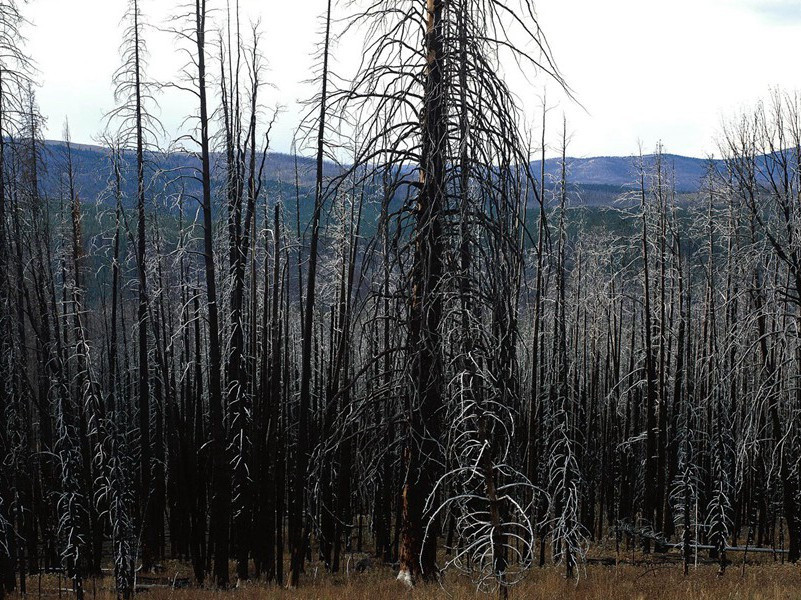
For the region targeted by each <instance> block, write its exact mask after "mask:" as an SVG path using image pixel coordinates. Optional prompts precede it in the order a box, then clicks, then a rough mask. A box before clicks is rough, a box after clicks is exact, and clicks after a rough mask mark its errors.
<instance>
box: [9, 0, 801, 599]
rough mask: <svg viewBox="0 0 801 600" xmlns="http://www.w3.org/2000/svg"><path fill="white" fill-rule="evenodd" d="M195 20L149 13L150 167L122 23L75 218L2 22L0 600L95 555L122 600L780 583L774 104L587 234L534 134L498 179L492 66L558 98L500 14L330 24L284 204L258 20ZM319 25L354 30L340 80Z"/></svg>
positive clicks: (783, 199)
mask: <svg viewBox="0 0 801 600" xmlns="http://www.w3.org/2000/svg"><path fill="white" fill-rule="evenodd" d="M217 8H222V10H221V12H220V13H218V14H216V15H214V20H213V18H212V14H211V13H210V10H211V7H210V6H207V2H206V0H196V1H195V2H192V3H190V4H188V5H186V6H185V7H184V8H183V9H182V10H183V11H184V12H183V14H179V15H176V17H175V18H174V20H172V21H171V22H170V24H169V29H170V30H171V31H172V32H173V33H174V35H175V38H176V40H177V43H178V44H179V45H180V47H181V48H182V49H183V50H184V51H185V52H186V56H187V65H186V67H185V68H184V69H183V71H182V76H183V79H182V80H179V81H176V82H173V83H170V84H162V85H161V86H160V87H162V88H165V87H166V88H169V89H171V90H175V91H180V92H183V93H185V94H186V95H187V97H188V98H190V99H191V100H192V101H193V102H194V104H193V105H192V108H191V109H190V112H191V115H192V117H191V120H190V121H188V124H189V129H188V131H187V134H186V136H185V137H184V138H181V139H180V140H177V141H176V142H175V147H174V148H173V149H172V151H173V152H179V151H180V152H184V153H186V154H189V155H191V156H192V160H190V161H187V162H186V163H185V164H187V165H188V166H186V167H183V168H178V169H174V168H166V167H165V166H164V165H165V164H166V163H164V162H163V161H162V159H163V154H161V153H159V152H158V151H157V148H156V146H157V145H158V143H159V140H160V139H161V137H162V135H163V134H162V132H161V130H160V125H159V123H158V120H157V119H156V118H155V117H154V116H153V102H154V94H155V92H156V86H155V84H154V83H153V82H151V81H149V80H148V78H147V73H146V60H145V59H146V57H147V49H146V45H145V43H144V40H145V37H146V29H145V28H144V26H143V17H142V14H141V11H140V7H139V3H138V1H137V0H131V2H130V5H129V11H128V13H127V15H126V17H125V19H126V20H125V22H126V23H127V26H128V28H127V31H126V36H125V42H124V44H123V47H122V58H123V60H122V67H121V68H120V70H119V71H118V72H117V74H116V76H115V85H116V92H117V93H116V101H117V108H116V109H114V110H113V111H111V113H110V114H109V120H108V126H109V127H108V131H109V132H110V133H108V134H106V136H105V137H104V146H105V148H106V151H107V165H106V168H105V170H104V172H102V173H96V174H95V175H96V176H97V177H102V178H104V179H105V180H106V181H107V187H106V190H105V191H104V192H103V193H102V194H101V195H100V196H99V197H98V198H83V197H82V196H81V190H80V189H79V186H78V185H77V183H76V181H77V178H76V165H75V161H74V152H73V146H72V145H71V144H70V142H69V131H68V129H65V136H64V137H65V140H64V142H63V144H61V145H60V146H58V147H57V148H56V149H53V148H52V147H50V148H49V149H48V146H46V145H45V144H44V141H43V139H42V133H41V132H42V117H41V116H40V115H39V113H38V110H37V107H36V101H35V96H34V92H33V86H32V81H31V79H32V73H33V68H32V65H31V64H30V63H29V62H28V59H27V58H26V55H25V53H24V51H23V49H22V48H20V46H19V44H20V43H21V42H20V40H21V39H22V36H21V35H19V28H20V27H21V26H22V25H23V21H24V20H23V17H22V15H21V14H20V12H19V9H18V7H17V5H16V4H15V3H14V2H13V1H11V0H3V1H2V2H0V45H2V47H3V52H2V53H0V61H1V62H0V133H1V135H0V170H1V172H0V327H1V328H2V332H0V346H1V347H0V358H1V359H2V362H1V363H0V370H1V371H0V415H2V427H0V597H2V596H3V595H4V594H5V593H7V592H11V591H13V590H15V589H18V590H20V591H22V592H24V591H25V590H26V586H27V579H28V577H29V575H30V574H32V573H39V572H42V571H43V570H60V571H63V572H64V573H65V574H66V575H67V576H68V577H70V578H71V579H72V581H73V586H74V589H75V591H76V593H77V595H78V597H79V598H80V597H82V595H83V581H84V580H85V579H86V578H87V577H95V576H99V575H101V573H102V571H103V569H105V568H111V569H113V573H114V577H115V582H116V588H117V591H118V594H119V596H120V597H121V598H128V597H130V596H131V595H132V594H133V592H134V590H135V580H136V575H137V572H138V571H139V570H144V571H149V570H152V569H154V568H156V567H157V566H158V565H159V564H160V563H161V562H162V561H163V560H164V559H166V558H177V559H181V560H187V561H189V562H191V565H192V567H193V570H194V575H195V578H196V580H197V583H198V584H200V585H202V584H204V583H212V584H214V585H216V586H219V587H226V586H227V585H229V583H230V578H231V573H230V572H229V571H230V562H231V561H235V563H236V578H237V579H238V580H240V581H243V580H246V579H248V578H261V579H264V580H266V581H268V582H276V583H278V584H284V583H286V584H289V585H292V586H296V585H299V583H300V582H301V580H302V574H303V572H304V570H305V569H306V567H307V565H308V563H309V561H310V560H319V561H321V562H322V564H323V565H324V566H325V568H326V569H329V570H331V571H337V570H340V569H342V568H344V567H343V565H344V561H345V560H346V559H345V556H344V555H345V553H352V552H372V553H374V554H375V555H376V557H377V558H379V559H381V560H384V561H386V562H387V563H394V562H397V563H398V567H399V572H400V575H399V577H400V578H401V579H403V580H405V581H406V582H407V583H409V584H415V583H416V582H418V581H426V580H435V579H437V578H439V577H440V575H441V572H442V570H443V569H446V568H457V569H461V570H463V571H465V572H467V573H469V574H470V575H472V576H473V577H475V580H476V583H477V584H478V585H479V586H480V587H482V588H483V589H498V590H500V591H501V593H505V590H506V588H507V586H509V585H511V584H513V583H514V582H515V581H517V580H518V579H519V578H520V577H522V576H523V575H524V574H525V573H526V571H527V570H529V569H531V568H533V567H535V566H536V565H544V564H546V563H548V562H549V561H556V562H560V563H562V564H563V565H564V567H565V569H566V572H567V573H568V574H569V575H575V574H577V573H578V571H577V569H578V568H579V567H580V565H581V563H582V561H583V558H584V555H585V552H586V549H587V546H588V544H590V543H592V542H596V543H603V542H604V540H609V539H612V540H614V541H615V542H616V543H617V545H618V547H620V545H621V544H624V543H625V544H627V545H629V546H631V545H633V544H638V545H641V546H642V548H643V549H644V550H645V551H651V550H653V549H654V546H656V547H657V548H664V547H665V546H667V545H670V544H677V545H678V546H679V547H680V548H681V549H682V552H683V556H684V557H685V568H686V566H687V565H688V564H689V562H690V560H691V554H692V552H693V550H692V549H693V548H694V547H696V546H698V545H699V544H706V545H710V546H712V547H713V548H714V551H715V552H716V553H717V554H718V556H720V560H721V565H722V567H723V566H725V564H726V551H727V549H728V548H729V547H731V546H737V545H738V544H742V543H743V542H744V543H745V545H746V546H763V547H764V546H770V547H773V548H777V547H779V548H781V549H783V548H785V547H786V548H787V549H788V558H789V559H790V560H791V561H796V560H798V558H799V552H800V551H801V513H800V512H799V509H801V479H800V474H799V457H801V419H800V418H799V411H800V410H801V386H800V385H799V376H801V343H799V331H798V328H799V325H801V254H800V253H801V240H799V225H801V220H800V219H799V210H800V208H801V205H799V198H800V197H801V105H799V99H798V98H797V97H795V96H788V95H783V94H779V93H777V94H775V95H774V97H773V98H772V99H771V102H770V103H769V104H768V105H766V106H764V107H760V108H759V109H758V110H756V111H755V112H754V113H753V114H750V115H747V116H745V117H744V118H743V119H742V120H741V121H738V122H736V123H734V124H733V125H732V126H731V127H730V128H729V129H728V130H726V131H725V132H724V134H723V136H722V142H721V152H722V154H723V158H724V161H723V162H722V163H710V171H709V174H708V176H707V178H706V181H705V185H704V191H703V193H702V194H700V195H699V197H698V198H696V199H694V200H693V201H692V202H690V203H687V202H685V203H680V202H678V201H677V196H676V194H675V192H674V188H673V186H672V176H671V165H670V163H669V161H667V160H666V159H664V158H663V157H662V154H661V150H660V149H658V150H657V153H656V155H655V160H654V161H652V162H649V163H647V164H646V162H645V161H644V160H642V159H641V160H640V161H639V162H638V163H637V164H638V167H639V168H638V172H639V177H638V178H637V180H636V181H632V190H631V192H630V193H629V194H627V195H626V196H625V197H624V198H623V199H622V203H621V204H620V206H619V207H612V208H609V210H613V211H617V212H619V213H620V214H621V215H622V216H623V218H624V221H625V223H626V227H624V228H622V229H619V230H614V231H613V230H608V229H603V228H600V229H599V228H597V227H591V226H590V225H589V224H587V223H581V222H579V219H577V217H576V214H577V213H575V211H572V210H571V207H570V204H571V198H572V196H573V194H572V192H571V189H570V183H569V170H568V168H567V167H568V163H567V161H566V159H565V149H564V148H565V144H563V145H562V148H563V151H562V170H561V176H560V177H559V178H558V180H557V181H546V178H545V176H544V171H543V172H542V173H532V172H531V171H530V169H529V167H528V164H529V161H530V159H531V157H532V151H531V147H530V144H529V143H528V141H527V139H526V137H525V136H524V135H523V129H522V126H521V122H522V113H521V111H520V108H519V103H518V102H517V100H516V99H515V96H514V95H513V94H512V92H511V91H510V90H509V88H508V87H507V86H506V84H505V83H504V80H503V79H502V77H501V75H500V74H501V73H502V69H500V68H499V65H500V64H508V63H509V62H510V61H511V62H514V61H517V63H518V64H519V65H521V66H522V67H523V68H524V69H527V70H529V71H535V72H540V73H545V74H546V76H548V77H551V78H552V79H555V80H556V81H557V82H560V83H561V79H560V76H559V74H558V72H557V71H556V69H555V67H554V65H553V63H552V61H551V58H550V55H549V53H548V46H547V43H546V42H545V40H544V38H543V37H542V34H541V32H540V30H539V27H538V25H537V22H536V19H535V15H534V12H533V7H532V6H531V5H530V4H528V2H525V1H524V2H520V3H514V5H512V3H509V4H508V5H507V4H505V3H503V2H500V1H499V0H450V1H448V2H445V1H444V0H425V1H412V0H409V1H408V2H402V3H398V2H395V1H389V0H379V1H377V2H373V3H366V5H365V8H364V10H363V11H362V12H357V13H354V14H350V15H348V17H347V19H344V20H343V19H334V18H332V11H333V10H334V9H335V8H336V7H335V6H334V7H332V5H331V3H330V2H329V3H328V5H327V12H326V13H325V15H324V23H325V27H324V37H323V43H322V45H321V50H320V58H321V71H320V74H319V75H320V76H319V88H318V94H317V96H316V97H315V98H314V99H313V101H312V102H311V103H310V104H309V106H310V107H311V108H310V111H309V113H308V117H307V119H306V121H305V122H304V126H303V127H302V131H301V135H300V137H299V144H304V148H306V149H307V150H308V151H309V152H310V153H313V154H314V156H315V161H314V167H315V168H314V181H315V182H316V184H315V185H314V187H313V189H309V188H304V187H303V186H301V185H300V183H299V181H300V173H299V170H296V171H295V173H294V174H292V176H294V177H295V181H296V185H295V191H294V193H291V194H290V193H287V191H286V189H287V188H286V187H280V186H279V187H278V188H269V187H268V186H267V185H265V184H266V182H265V180H264V165H265V161H266V159H267V152H268V148H269V134H270V127H271V125H272V119H274V115H273V116H270V115H271V113H270V112H269V111H265V110H264V109H263V108H262V105H261V100H260V91H261V90H262V86H263V85H264V75H263V72H262V64H263V59H262V57H261V54H260V51H259V32H258V29H257V28H252V29H250V30H248V31H247V32H246V33H243V32H242V30H241V24H240V22H241V18H240V14H239V10H238V8H237V7H235V6H230V5H226V6H222V7H220V6H217ZM342 22H348V23H350V24H352V25H355V24H359V25H360V27H359V28H357V29H354V30H358V31H360V32H366V35H367V41H366V45H365V49H366V50H365V61H364V63H363V64H362V66H361V68H360V69H359V71H358V73H356V75H355V77H353V78H347V79H345V78H341V77H334V76H333V75H332V74H331V73H330V72H329V54H330V52H331V47H332V46H331V44H332V41H333V36H334V34H335V32H334V26H335V25H336V24H341V23H342ZM221 23H222V25H221ZM342 33H344V34H345V35H348V34H352V31H351V28H349V27H348V28H346V29H345V31H344V32H342ZM504 57H505V58H504ZM343 81H347V83H346V84H344V83H342V82H343ZM545 123H546V121H545V118H544V116H543V121H542V137H541V140H540V141H541V143H540V146H541V148H542V151H543V153H544V148H545V143H546V132H545ZM563 134H564V132H563ZM329 160H330V161H333V162H335V163H336V165H335V164H332V162H327V161H329ZM543 164H544V163H543ZM298 169H299V167H298ZM289 187H290V188H291V186H289ZM130 190H135V191H134V193H131V192H130ZM287 556H288V557H289V562H288V565H289V566H288V569H287V571H286V572H285V557H287Z"/></svg>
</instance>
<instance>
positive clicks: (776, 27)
mask: <svg viewBox="0 0 801 600" xmlns="http://www.w3.org/2000/svg"><path fill="white" fill-rule="evenodd" d="M141 2H142V10H143V11H144V12H145V14H146V15H148V18H149V21H150V22H151V24H153V25H163V24H164V18H165V17H166V16H167V15H168V14H170V13H171V12H173V11H174V9H173V8H172V7H173V6H176V5H178V4H179V3H180V0H141ZM515 2H516V0H511V3H512V4H515ZM212 3H214V4H217V5H219V6H222V5H223V2H222V0H218V1H217V2H214V0H212V2H210V4H212ZM241 3H242V9H243V13H244V15H246V16H247V18H248V19H255V18H260V19H261V21H262V25H263V32H264V38H263V50H264V53H265V55H266V58H267V60H268V63H269V71H268V74H267V75H268V79H269V80H270V82H271V83H273V84H274V86H275V87H274V89H273V90H271V91H270V92H269V95H270V97H269V100H268V102H269V104H271V105H275V104H282V105H284V106H285V107H286V109H287V110H286V112H285V113H284V115H283V116H282V117H281V118H280V120H279V122H278V124H277V125H276V129H275V133H274V136H273V148H274V149H275V150H278V151H287V150H289V147H290V143H291V139H292V135H293V132H294V129H295V127H296V126H297V122H298V113H299V108H298V105H297V101H298V99H302V98H305V97H308V96H309V95H310V93H311V92H312V90H313V88H310V87H309V86H308V85H306V84H304V83H303V80H305V79H307V78H309V76H310V69H311V66H312V59H311V53H312V51H313V49H314V44H315V42H316V41H317V40H318V39H319V36H318V35H317V33H318V31H319V25H320V24H319V21H318V20H317V16H318V15H319V14H320V13H322V11H323V10H324V8H325V0H293V1H290V2H286V1H283V0H241ZM125 5H126V2H125V1H124V0H30V2H29V4H28V5H27V6H26V7H25V11H26V14H27V16H28V17H29V19H30V20H31V21H32V23H33V26H32V27H29V28H28V30H27V37H28V45H27V47H28V49H29V53H30V55H31V56H32V57H33V58H34V60H35V61H36V63H37V65H38V68H39V79H40V81H41V83H42V85H41V88H40V89H39V91H38V100H39V104H40V106H41V109H42V112H43V114H44V115H45V116H46V117H48V120H49V121H48V131H47V137H49V138H59V137H61V130H62V125H63V121H64V119H65V117H68V118H69V120H70V128H71V131H72V137H73V140H74V141H76V142H84V143H91V142H92V141H93V139H95V137H96V135H97V133H98V132H99V130H100V129H101V125H102V121H103V114H104V113H105V112H106V111H108V110H109V109H110V108H112V107H113V93H112V86H111V77H112V74H113V72H114V70H115V69H116V68H117V67H118V65H119V63H120V58H119V51H118V47H119V40H120V32H121V26H120V19H121V17H122V15H123V13H124V10H125ZM536 7H537V12H538V16H539V21H540V25H541V27H542V28H543V30H544V31H545V33H546V35H547V37H548V41H549V42H550V44H551V47H552V49H553V53H554V56H555V58H556V61H557V64H558V65H559V67H560V68H561V70H562V73H563V75H564V76H565V77H566V79H567V80H568V82H569V83H570V85H571V86H572V88H573V89H574V91H575V94H576V97H577V98H578V100H579V101H580V102H581V103H582V105H583V106H584V107H585V108H586V112H585V111H584V110H583V109H581V108H580V107H579V106H577V105H576V104H574V103H571V102H570V101H569V100H567V99H565V98H564V97H562V96H560V94H559V91H558V89H557V87H556V86H555V85H554V84H553V83H550V84H547V80H546V79H545V78H544V77H543V76H539V77H536V78H534V79H532V83H531V85H523V84H522V81H523V79H522V78H521V77H519V76H517V75H515V76H514V78H515V83H514V84H513V87H514V89H515V90H516V91H518V92H519V93H520V95H521V97H522V98H524V99H525V102H524V105H525V107H526V109H527V113H526V114H527V118H529V119H530V120H531V121H532V122H533V123H538V122H539V119H540V117H539V115H538V111H539V103H540V101H539V99H538V97H539V96H540V95H541V94H542V91H543V89H544V87H545V86H546V84H547V88H548V99H549V104H558V106H557V109H556V110H554V111H552V112H551V113H550V114H551V115H552V117H553V118H552V125H551V126H550V127H551V129H552V135H549V136H548V137H549V139H550V140H551V143H552V144H554V145H556V144H557V143H558V139H559V137H560V132H558V131H557V128H561V124H560V122H561V114H562V112H563V111H564V112H565V113H566V115H567V118H568V127H569V130H570V132H571V134H572V135H571V143H570V148H569V153H570V154H572V155H574V156H594V155H629V154H632V153H633V152H636V150H637V144H638V142H642V143H643V145H644V147H645V148H646V149H650V148H652V147H653V146H654V145H655V144H656V142H657V141H658V140H662V141H663V143H664V144H665V149H666V151H668V152H673V153H677V154H686V155H693V156H705V155H707V154H708V153H712V152H714V151H715V145H714V136H715V134H716V132H717V131H718V130H719V127H720V123H721V121H722V119H724V118H726V117H729V116H732V115H734V114H736V113H737V112H738V111H740V110H743V109H746V108H748V107H749V106H751V105H753V104H754V103H755V102H756V101H757V100H758V99H760V98H763V97H765V96H766V95H767V94H768V92H769V89H770V87H771V86H781V87H783V88H786V89H788V90H794V89H798V88H801V70H799V69H798V67H797V62H798V56H799V51H798V40H799V39H801V0H670V1H664V2H663V1H657V0H538V1H537V2H536ZM146 37H147V40H148V44H149V49H150V54H151V59H150V63H151V65H150V68H149V74H150V76H151V78H155V79H159V80H168V79H171V78H173V75H174V73H175V72H176V69H177V68H178V67H179V66H180V65H181V62H182V59H181V57H180V55H179V54H178V53H177V52H176V50H175V43H174V41H173V38H172V37H171V36H169V35H167V34H164V33H160V32H158V31H155V30H152V31H148V32H147V33H146ZM356 58H357V56H356V55H355V53H354V52H353V50H352V49H351V50H347V49H345V48H343V47H340V48H339V49H338V50H337V54H336V55H335V60H336V62H337V63H339V65H338V66H339V67H340V68H341V69H343V70H347V67H348V66H349V64H350V63H352V62H353V61H354V60H355V59H356ZM508 71H509V72H510V73H511V72H514V71H515V67H514V66H513V65H510V66H509V69H508ZM160 103H161V115H160V116H161V119H162V121H163V122H164V124H165V126H166V127H167V128H168V130H175V129H177V127H178V126H179V124H180V122H181V120H182V118H183V116H185V115H186V114H187V113H191V112H192V111H193V110H194V109H195V101H194V99H193V98H191V97H190V96H188V95H179V94H176V93H174V92H171V93H169V94H164V95H163V96H162V97H161V98H160Z"/></svg>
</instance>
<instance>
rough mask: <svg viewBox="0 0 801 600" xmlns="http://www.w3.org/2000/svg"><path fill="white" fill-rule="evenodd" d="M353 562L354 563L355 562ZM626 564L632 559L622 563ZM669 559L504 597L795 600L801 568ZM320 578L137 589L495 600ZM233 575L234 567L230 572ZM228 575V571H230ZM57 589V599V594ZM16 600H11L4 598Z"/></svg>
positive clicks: (546, 571) (39, 584) (89, 591)
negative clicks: (687, 564)
mask: <svg viewBox="0 0 801 600" xmlns="http://www.w3.org/2000/svg"><path fill="white" fill-rule="evenodd" d="M359 558H360V557H359ZM628 558H629V559H630V558H631V556H630V555H629V557H628ZM677 558H678V557H677V556H671V557H670V560H668V561H667V562H666V561H663V560H662V559H660V558H659V557H657V556H654V557H640V556H638V557H636V559H635V563H634V564H631V563H627V564H618V565H602V564H589V565H587V566H586V567H585V568H583V569H581V573H580V577H579V579H578V580H577V581H576V580H575V579H572V580H568V579H565V577H564V569H563V568H562V567H553V566H552V567H546V568H543V569H537V568H534V569H532V570H531V571H529V573H528V575H527V576H526V578H525V579H524V580H523V581H521V582H520V583H519V584H518V585H516V586H514V587H513V588H511V589H510V591H509V598H511V599H524V598H525V599H526V600H568V599H574V598H575V599H576V600H590V599H592V600H624V599H625V600H628V599H635V600H672V599H674V598H677V599H678V598H681V599H684V598H687V599H699V600H724V599H725V600H780V599H781V600H798V599H801V565H791V564H780V563H778V562H773V561H772V560H771V559H770V558H765V559H763V560H761V561H760V560H758V559H757V561H755V562H751V560H750V559H749V563H748V564H747V565H746V566H745V570H744V572H743V568H742V563H741V562H738V560H737V557H735V556H733V557H732V559H733V563H732V564H730V565H729V567H728V568H727V570H726V572H725V574H724V575H722V576H718V567H717V565H714V564H701V565H699V566H698V567H691V569H690V574H689V575H688V576H687V577H685V576H684V575H683V572H682V566H681V564H680V563H679V562H678V561H677V560H676V559H677ZM349 565H350V567H351V568H349V569H348V570H349V571H350V572H349V573H338V574H333V575H331V574H323V571H322V569H321V568H319V567H316V566H315V565H314V564H312V566H311V567H309V568H307V573H306V574H305V575H304V576H303V577H302V579H301V587H300V589H297V590H286V589H283V588H279V587H277V586H269V585H266V584H264V583H261V582H255V581H254V582H247V583H244V584H242V585H240V586H238V587H235V588H232V589H231V590H228V591H218V590H213V589H201V588H196V587H185V588H183V589H173V588H171V587H170V586H169V585H166V584H168V583H169V582H170V581H171V580H178V581H183V582H184V583H186V582H187V581H188V580H189V578H190V577H191V575H190V573H191V570H190V569H189V567H188V565H184V564H181V563H175V562H169V563H167V564H166V565H165V568H164V571H163V572H162V573H160V574H158V575H153V576H143V577H140V578H139V584H143V585H144V586H145V587H146V589H142V590H141V592H142V593H141V594H140V595H139V597H140V598H143V599H144V600H148V599H152V600H168V599H169V600H226V599H230V600H292V599H299V600H300V599H314V600H391V599H394V598H399V599H409V600H434V599H442V600H463V599H464V600H467V599H468V598H469V599H476V598H495V597H497V595H496V594H491V595H485V594H481V593H478V592H476V588H475V586H474V585H473V583H472V582H471V581H470V580H469V579H468V578H467V577H464V576H459V575H456V574H453V573H448V574H447V575H446V576H445V577H444V579H443V581H442V582H441V584H440V585H437V584H433V585H422V586H418V587H417V588H415V589H414V590H409V589H408V588H406V587H405V586H404V585H403V584H402V583H400V582H398V581H396V580H395V572H394V571H393V570H392V569H391V568H390V567H389V566H374V567H373V568H371V569H369V570H368V571H366V572H362V573H360V572H354V571H353V569H352V565H353V562H351V563H349ZM232 567H233V565H232ZM232 572H233V568H232ZM59 587H61V589H62V593H61V594H59V592H58V589H59ZM69 587H70V582H67V581H65V580H64V579H61V580H59V578H58V577H57V576H54V575H45V576H42V577H41V578H39V577H38V576H33V577H30V578H29V579H28V595H27V596H26V598H28V599H30V598H64V599H68V598H71V597H74V595H73V594H72V593H71V591H68V589H67V588H69ZM84 589H85V595H86V596H85V597H86V599H87V600H116V596H115V594H114V592H113V581H112V579H111V578H107V579H102V580H100V579H98V580H95V581H92V580H89V581H86V582H85V587H84ZM11 597H12V598H15V597H16V596H11Z"/></svg>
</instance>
